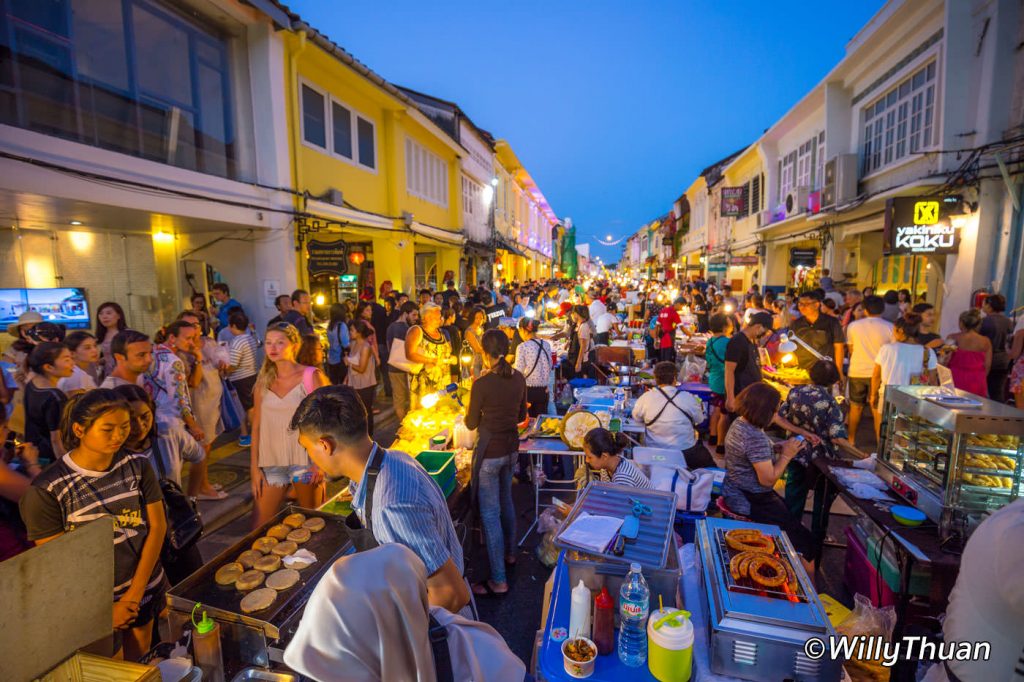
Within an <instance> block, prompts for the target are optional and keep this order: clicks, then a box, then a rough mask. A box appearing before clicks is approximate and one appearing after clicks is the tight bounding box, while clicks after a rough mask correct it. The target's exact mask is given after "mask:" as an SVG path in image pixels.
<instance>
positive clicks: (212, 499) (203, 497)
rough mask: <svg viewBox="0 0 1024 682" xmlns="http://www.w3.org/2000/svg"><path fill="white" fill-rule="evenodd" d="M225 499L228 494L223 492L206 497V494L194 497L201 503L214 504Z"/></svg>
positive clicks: (219, 491)
mask: <svg viewBox="0 0 1024 682" xmlns="http://www.w3.org/2000/svg"><path fill="white" fill-rule="evenodd" d="M227 498H228V494H227V493H226V492H224V491H223V490H218V491H217V494H216V495H207V494H206V493H200V494H198V495H196V499H197V500H202V501H203V502H216V501H217V500H226V499H227Z"/></svg>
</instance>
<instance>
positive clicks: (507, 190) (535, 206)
mask: <svg viewBox="0 0 1024 682" xmlns="http://www.w3.org/2000/svg"><path fill="white" fill-rule="evenodd" d="M494 158H495V164H494V177H495V179H496V180H497V183H496V184H495V200H494V225H495V246H496V258H495V264H494V273H493V278H494V281H495V282H501V281H502V280H505V281H506V282H512V281H520V282H522V281H526V280H536V279H540V278H547V277H551V276H552V274H553V272H554V267H555V266H554V264H553V260H552V257H553V255H554V252H553V249H552V236H553V235H554V234H556V232H557V230H558V226H559V221H558V218H557V217H556V216H555V213H554V211H553V210H552V209H551V206H550V204H548V201H547V199H546V198H545V197H544V194H543V192H541V190H540V188H539V187H538V186H537V183H536V182H535V181H534V179H533V177H532V176H531V175H530V173H529V171H527V170H526V168H525V167H524V166H523V164H522V162H521V161H520V160H519V157H518V156H516V153H515V151H513V149H512V146H511V145H510V144H509V142H508V141H507V140H498V141H497V142H496V143H495V157H494Z"/></svg>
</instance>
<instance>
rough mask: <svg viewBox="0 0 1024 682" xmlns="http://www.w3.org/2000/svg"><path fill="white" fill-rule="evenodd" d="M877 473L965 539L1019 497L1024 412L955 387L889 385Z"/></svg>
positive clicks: (947, 533) (942, 528)
mask: <svg viewBox="0 0 1024 682" xmlns="http://www.w3.org/2000/svg"><path fill="white" fill-rule="evenodd" d="M881 428H882V443H881V461H882V464H883V465H884V466H882V467H881V471H879V472H878V473H879V475H880V476H882V478H883V479H885V480H886V481H887V482H888V483H889V485H890V487H891V488H892V489H893V490H894V491H895V492H896V493H897V494H899V495H900V496H902V497H903V498H905V499H906V500H907V501H908V502H910V503H911V504H913V505H914V506H916V507H918V508H919V509H920V510H921V511H923V512H924V513H925V514H926V515H927V516H928V518H929V519H931V520H932V521H934V522H935V523H936V524H938V526H939V532H940V535H941V537H942V538H943V540H947V539H950V538H956V539H959V540H966V538H967V536H968V535H969V534H970V532H971V531H972V530H973V529H974V528H975V527H976V526H977V525H978V524H979V523H980V522H981V521H982V520H983V519H984V518H985V516H986V515H987V514H989V513H990V512H992V511H995V510H996V509H999V508H1000V507H1003V506H1005V505H1006V504H1009V503H1010V502H1012V501H1013V500H1015V499H1016V498H1017V497H1020V496H1024V481H1022V471H1021V469H1022V461H1024V447H1022V436H1024V411H1021V410H1017V409H1015V408H1012V407H1010V406H1008V405H1002V404H1000V403H997V402H994V401H991V400H986V399H984V398H981V397H979V396H975V395H973V394H970V393H966V392H964V391H960V390H955V391H954V390H952V389H945V388H944V389H939V388H936V387H933V386H890V387H889V388H888V390H887V391H886V393H885V404H884V407H883V411H882V427H881Z"/></svg>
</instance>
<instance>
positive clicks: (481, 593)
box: [470, 580, 512, 597]
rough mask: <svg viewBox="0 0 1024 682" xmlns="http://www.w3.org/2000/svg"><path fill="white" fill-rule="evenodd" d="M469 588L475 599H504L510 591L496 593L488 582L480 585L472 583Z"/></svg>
mask: <svg viewBox="0 0 1024 682" xmlns="http://www.w3.org/2000/svg"><path fill="white" fill-rule="evenodd" d="M470 588H471V589H472V590H473V594H474V595H476V596H477V597H504V596H505V595H507V594H508V593H509V592H511V591H512V590H511V589H507V590H505V591H504V592H496V591H495V590H494V588H493V587H491V581H490V580H485V581H484V582H482V583H473V584H472V585H471V586H470Z"/></svg>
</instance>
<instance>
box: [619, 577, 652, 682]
mask: <svg viewBox="0 0 1024 682" xmlns="http://www.w3.org/2000/svg"><path fill="white" fill-rule="evenodd" d="M650 599H651V591H650V590H649V589H648V587H647V581H646V580H644V574H643V573H642V571H641V568H640V564H638V563H632V564H630V565H629V574H628V575H627V576H626V579H625V580H623V581H622V588H621V589H620V590H619V660H620V661H622V662H623V664H625V665H627V666H629V667H631V668H639V667H640V666H642V665H643V664H644V661H646V660H647V634H646V633H645V632H644V624H645V623H646V622H647V613H648V610H649V607H650Z"/></svg>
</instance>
